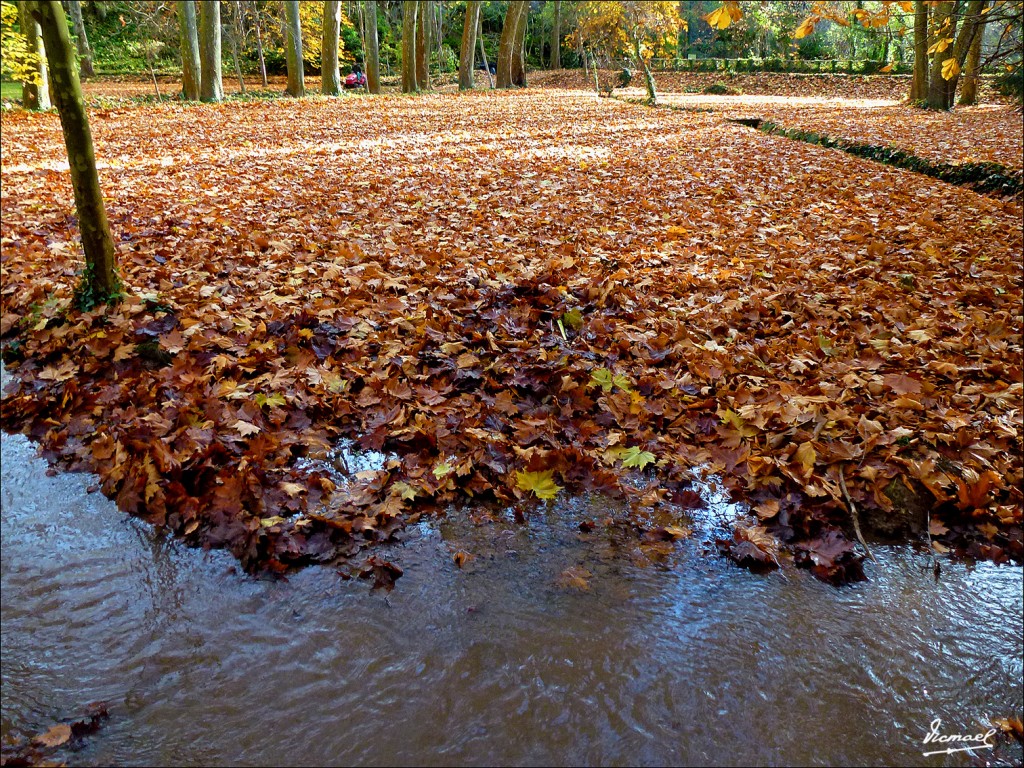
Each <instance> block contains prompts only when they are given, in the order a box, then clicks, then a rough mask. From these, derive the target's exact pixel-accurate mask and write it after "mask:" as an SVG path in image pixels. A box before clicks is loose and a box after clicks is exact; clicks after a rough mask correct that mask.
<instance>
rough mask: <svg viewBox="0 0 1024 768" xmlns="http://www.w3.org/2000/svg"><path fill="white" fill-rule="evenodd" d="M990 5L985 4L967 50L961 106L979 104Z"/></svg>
mask: <svg viewBox="0 0 1024 768" xmlns="http://www.w3.org/2000/svg"><path fill="white" fill-rule="evenodd" d="M987 9H989V4H988V3H986V4H985V9H983V11H982V16H981V18H980V19H979V20H978V29H977V31H976V32H975V33H974V39H973V40H972V41H971V47H970V48H968V49H967V61H966V62H965V63H964V82H963V85H962V86H961V87H960V102H959V103H960V106H963V107H970V106H973V105H975V104H977V103H978V76H979V75H980V74H981V43H982V40H983V38H984V37H985V22H986V21H987V20H988V14H987V13H985V10H987Z"/></svg>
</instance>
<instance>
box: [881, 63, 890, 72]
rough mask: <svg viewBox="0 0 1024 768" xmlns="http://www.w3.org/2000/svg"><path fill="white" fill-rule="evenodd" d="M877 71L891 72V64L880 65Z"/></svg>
mask: <svg viewBox="0 0 1024 768" xmlns="http://www.w3.org/2000/svg"><path fill="white" fill-rule="evenodd" d="M878 71H879V72H892V64H887V65H886V66H884V67H882V68H881V69H880V70H878Z"/></svg>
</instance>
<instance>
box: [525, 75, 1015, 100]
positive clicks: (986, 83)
mask: <svg viewBox="0 0 1024 768" xmlns="http://www.w3.org/2000/svg"><path fill="white" fill-rule="evenodd" d="M619 71H620V70H601V73H600V78H601V82H602V83H612V82H616V81H617V76H618V73H619ZM632 74H633V81H632V86H633V87H634V88H637V89H638V90H637V91H636V92H637V94H640V93H642V92H643V88H644V83H643V74H642V73H641V72H638V71H636V70H633V71H632ZM654 81H655V84H656V86H657V90H658V93H659V94H662V93H686V94H695V95H703V93H704V89H705V88H707V87H708V86H712V85H715V84H716V83H722V84H724V85H726V86H729V87H730V88H736V89H738V90H739V91H740V92H741V94H745V95H761V96H783V97H787V99H788V98H793V97H796V98H815V99H833V100H842V99H868V100H875V101H877V100H883V101H894V102H896V101H903V100H905V99H906V98H907V94H908V93H909V92H910V76H909V75H892V74H886V75H845V74H820V75H819V74H796V73H793V74H790V73H784V72H740V73H733V74H730V73H728V72H655V73H654ZM528 82H529V84H530V86H531V87H539V88H556V89H569V90H584V91H591V92H592V91H593V88H594V79H593V74H592V73H591V74H590V75H589V76H588V75H587V74H584V72H583V70H581V69H562V70H557V71H554V72H531V73H530V74H529V76H528ZM991 85H992V84H991V79H989V78H983V79H982V81H981V89H980V91H979V97H980V101H981V102H982V103H989V102H999V101H1002V99H1001V97H999V96H998V94H996V93H995V91H994V90H993V88H992V87H991ZM616 93H619V91H618V90H617V91H616Z"/></svg>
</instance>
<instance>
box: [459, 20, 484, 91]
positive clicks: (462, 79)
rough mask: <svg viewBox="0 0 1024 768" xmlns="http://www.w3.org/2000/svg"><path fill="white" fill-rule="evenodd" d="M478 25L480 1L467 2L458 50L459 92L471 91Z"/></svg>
mask: <svg viewBox="0 0 1024 768" xmlns="http://www.w3.org/2000/svg"><path fill="white" fill-rule="evenodd" d="M479 24H480V0H467V2H466V19H465V21H464V22H463V24H462V48H461V49H460V50H459V90H460V91H471V90H473V64H474V63H475V61H476V29H477V26H479Z"/></svg>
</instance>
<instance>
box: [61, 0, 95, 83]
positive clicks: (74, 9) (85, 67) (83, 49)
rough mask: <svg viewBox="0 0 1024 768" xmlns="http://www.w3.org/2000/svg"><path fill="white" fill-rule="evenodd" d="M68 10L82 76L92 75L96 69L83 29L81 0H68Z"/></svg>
mask: <svg viewBox="0 0 1024 768" xmlns="http://www.w3.org/2000/svg"><path fill="white" fill-rule="evenodd" d="M68 10H70V11H71V21H72V23H73V24H74V26H75V45H77V46H78V60H79V64H80V66H81V69H80V70H79V71H80V74H81V76H82V77H92V76H93V75H95V74H96V71H95V70H94V69H93V66H92V48H91V47H90V46H89V35H88V34H86V31H85V19H83V18H82V0H69V1H68Z"/></svg>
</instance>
